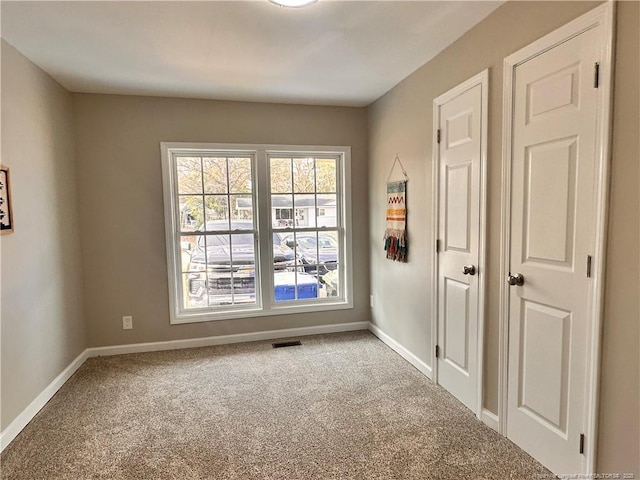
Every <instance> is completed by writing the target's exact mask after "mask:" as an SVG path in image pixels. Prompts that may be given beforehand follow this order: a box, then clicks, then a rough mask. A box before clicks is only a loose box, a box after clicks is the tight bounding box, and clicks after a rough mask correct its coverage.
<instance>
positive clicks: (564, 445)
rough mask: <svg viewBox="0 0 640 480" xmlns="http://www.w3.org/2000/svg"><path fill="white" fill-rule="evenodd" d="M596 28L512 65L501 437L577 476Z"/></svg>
mask: <svg viewBox="0 0 640 480" xmlns="http://www.w3.org/2000/svg"><path fill="white" fill-rule="evenodd" d="M598 38H599V34H598V32H597V29H592V30H589V31H586V32H584V33H582V34H580V35H578V36H577V37H574V38H572V39H571V40H568V41H566V42H564V43H562V44H560V45H558V46H556V47H554V48H552V49H550V50H548V51H546V52H544V53H542V54H540V55H538V56H536V57H534V58H533V59H531V60H529V61H527V62H525V63H522V64H520V65H518V66H516V68H515V77H514V83H513V85H514V86H513V88H514V97H513V101H514V103H513V124H512V132H513V133H512V135H513V137H512V148H513V151H512V192H511V202H512V203H511V245H510V249H511V250H510V251H511V258H510V270H511V273H512V274H514V275H515V274H516V273H520V274H522V275H523V277H524V285H522V286H517V285H515V286H511V287H510V291H509V304H510V312H509V359H508V405H507V436H508V437H509V438H510V439H511V440H513V441H514V442H515V443H516V444H518V445H519V446H520V447H522V448H523V449H524V450H526V451H527V452H529V453H530V454H532V455H533V456H534V457H535V458H536V459H538V460H540V461H541V462H542V463H543V464H544V465H546V466H547V467H549V468H550V469H551V470H552V471H554V472H555V473H562V472H565V473H568V472H580V471H582V470H583V469H582V467H583V464H582V462H583V458H584V457H583V456H582V455H581V454H580V451H579V448H580V447H579V445H580V434H581V433H583V432H584V425H583V423H584V418H585V389H586V373H587V372H586V363H587V362H586V359H587V352H586V344H587V326H588V313H589V298H590V289H591V281H590V279H588V278H587V275H586V262H587V256H588V255H591V254H592V252H593V248H594V239H595V221H594V218H595V215H594V211H595V198H594V188H595V180H596V171H595V169H596V162H595V154H596V152H595V144H596V142H595V137H596V119H597V105H598V101H597V100H598V95H597V89H595V88H594V85H593V71H594V70H593V68H594V64H595V62H597V61H598V54H599V48H598Z"/></svg>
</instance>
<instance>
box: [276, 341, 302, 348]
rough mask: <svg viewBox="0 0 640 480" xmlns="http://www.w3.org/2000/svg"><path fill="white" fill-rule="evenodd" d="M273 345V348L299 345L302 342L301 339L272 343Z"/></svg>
mask: <svg viewBox="0 0 640 480" xmlns="http://www.w3.org/2000/svg"><path fill="white" fill-rule="evenodd" d="M271 345H273V348H282V347H295V346H298V345H302V342H301V341H300V340H295V341H293V342H278V343H272V344H271Z"/></svg>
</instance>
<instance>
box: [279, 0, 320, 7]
mask: <svg viewBox="0 0 640 480" xmlns="http://www.w3.org/2000/svg"><path fill="white" fill-rule="evenodd" d="M269 1H270V2H271V3H274V4H276V5H278V6H280V7H294V8H296V7H307V6H309V5H312V4H314V3H316V2H317V1H318V0H269Z"/></svg>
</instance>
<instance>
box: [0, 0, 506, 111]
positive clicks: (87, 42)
mask: <svg viewBox="0 0 640 480" xmlns="http://www.w3.org/2000/svg"><path fill="white" fill-rule="evenodd" d="M502 3H503V2H493V1H492V2H489V1H470V2H458V1H445V2H432V1H353V0H352V1H338V0H333V1H332V0H320V1H319V2H318V3H316V4H315V5H312V6H310V7H307V8H295V9H292V8H281V7H277V6H275V5H273V4H271V3H269V2H268V1H266V0H260V1H241V0H235V1H224V2H223V1H200V2H186V1H172V2H154V1H150V2H142V1H106V2H90V1H71V2H58V1H45V2H31V1H20V2H10V1H2V5H1V8H2V11H1V21H2V24H1V25H2V31H1V32H2V37H3V38H4V39H5V40H6V41H7V42H9V43H10V44H12V45H13V46H15V47H16V48H17V49H18V50H19V51H20V52H22V53H23V54H24V55H26V56H27V57H28V58H29V59H31V60H32V61H33V62H34V63H36V64H37V65H39V66H40V67H41V68H42V69H44V70H45V71H46V72H48V73H49V74H50V75H51V76H52V77H53V78H55V79H56V80H57V81H58V82H60V83H61V84H62V85H63V86H64V87H66V88H67V89H68V90H71V91H73V92H90V93H117V94H135V95H154V96H173V97H190V98H212V99H226V100H247V101H258V102H282V103H303V104H323V105H352V106H364V105H368V104H369V103H371V102H372V101H374V100H376V99H377V98H379V97H380V96H381V95H383V94H384V93H385V92H386V91H388V90H389V89H390V88H392V87H393V86H394V85H396V84H397V83H398V82H399V81H400V80H402V79H403V78H405V77H406V76H407V75H409V74H410V73H412V72H413V71H415V70H416V69H417V68H418V67H420V66H421V65H423V64H424V63H426V62H427V61H429V60H430V59H431V58H433V57H434V56H435V55H437V54H438V53H439V52H441V51H442V50H443V49H444V48H446V47H447V46H448V45H450V44H451V43H452V42H454V41H455V40H456V39H457V38H459V37H460V36H461V35H462V34H464V33H465V32H466V31H467V30H469V29H470V28H471V27H472V26H474V25H475V24H477V23H478V22H479V21H480V20H482V19H483V18H484V17H486V16H487V15H489V14H490V13H491V12H492V11H493V10H495V9H496V8H497V7H498V6H500V5H501V4H502Z"/></svg>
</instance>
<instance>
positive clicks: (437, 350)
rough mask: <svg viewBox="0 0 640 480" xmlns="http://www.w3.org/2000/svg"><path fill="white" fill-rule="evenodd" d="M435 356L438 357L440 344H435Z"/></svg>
mask: <svg viewBox="0 0 640 480" xmlns="http://www.w3.org/2000/svg"><path fill="white" fill-rule="evenodd" d="M436 358H440V346H439V345H436Z"/></svg>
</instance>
